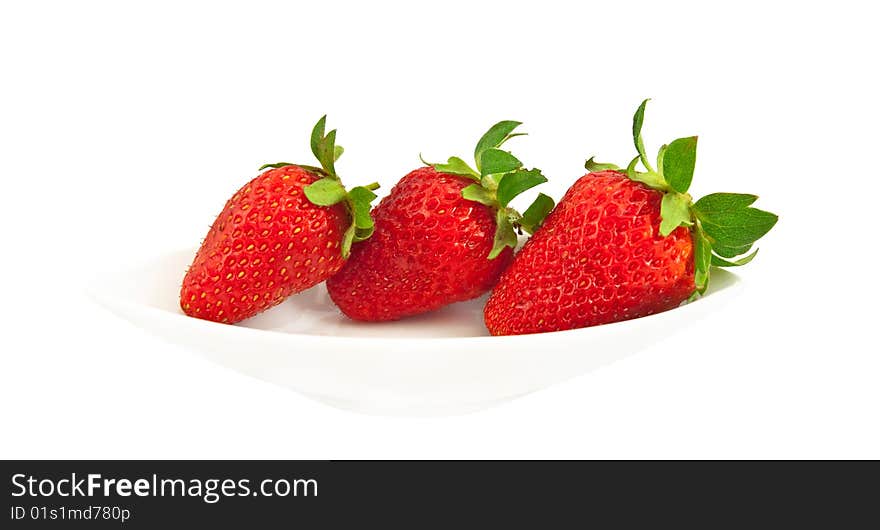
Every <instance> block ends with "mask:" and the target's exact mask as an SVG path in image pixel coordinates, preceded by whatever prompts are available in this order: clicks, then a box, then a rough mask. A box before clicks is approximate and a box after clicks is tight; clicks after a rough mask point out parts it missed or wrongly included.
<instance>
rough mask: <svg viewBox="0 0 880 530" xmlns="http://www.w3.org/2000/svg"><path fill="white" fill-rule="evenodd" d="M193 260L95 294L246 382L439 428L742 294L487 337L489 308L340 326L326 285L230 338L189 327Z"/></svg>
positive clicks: (722, 276)
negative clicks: (611, 320) (565, 327)
mask: <svg viewBox="0 0 880 530" xmlns="http://www.w3.org/2000/svg"><path fill="white" fill-rule="evenodd" d="M193 255H194V253H193V251H185V252H176V253H173V254H168V255H166V256H163V257H162V258H160V259H157V260H155V261H154V262H152V263H149V264H145V265H142V266H140V267H132V268H131V269H129V270H127V271H125V272H123V273H120V274H116V275H115V276H110V277H108V278H105V279H104V280H103V281H102V282H101V283H100V284H99V285H96V286H95V287H93V288H92V290H91V293H90V294H91V295H92V296H93V298H95V299H96V300H97V301H98V302H99V303H101V304H102V305H104V306H105V307H107V308H108V309H110V310H111V311H112V312H114V313H116V314H117V315H119V316H121V317H123V318H125V319H127V320H129V321H131V322H133V323H134V324H136V325H138V326H140V327H142V328H144V329H146V330H147V331H149V332H151V333H154V334H155V335H158V336H160V337H163V338H165V339H167V340H169V341H172V342H174V343H178V344H184V345H186V346H189V347H190V348H192V349H193V350H195V351H197V352H199V353H201V354H202V355H204V356H205V357H207V358H208V359H210V360H212V361H214V362H216V363H219V364H221V365H224V366H227V367H229V368H232V369H233V370H236V371H239V372H241V373H244V374H247V375H250V376H254V377H257V378H260V379H263V380H265V381H269V382H272V383H276V384H279V385H282V386H285V387H288V388H290V389H293V390H296V391H297V392H301V393H302V394H305V395H307V396H309V397H311V398H313V399H316V400H318V401H321V402H324V403H326V404H328V405H332V406H335V407H339V408H343V409H349V410H355V411H358V412H365V413H371V414H384V415H404V416H433V415H447V414H458V413H465V412H470V411H474V410H478V409H481V408H485V407H488V406H491V405H493V404H495V403H499V402H502V401H506V400H509V399H512V398H514V397H517V396H521V395H523V394H527V393H529V392H534V391H535V390H539V389H541V388H545V387H547V386H549V385H551V384H553V383H557V382H559V381H563V380H565V379H569V378H571V377H574V376H576V375H579V374H583V373H586V372H589V371H592V370H595V369H596V368H599V367H601V366H604V365H607V364H609V363H611V362H613V361H616V360H618V359H621V358H623V357H626V356H629V355H631V354H633V353H636V352H638V351H639V350H641V349H643V348H645V347H646V346H650V345H651V344H653V343H655V342H657V341H659V340H661V339H664V338H666V337H668V336H670V335H672V334H673V333H676V332H677V331H680V330H682V329H684V328H685V327H687V326H688V325H689V324H692V323H693V322H694V321H696V320H697V319H698V318H700V317H702V316H704V315H706V314H709V313H711V312H712V311H713V310H715V309H716V308H717V307H718V306H719V304H723V303H726V302H727V301H728V300H729V299H730V298H731V297H732V296H733V295H735V294H736V293H737V292H738V291H739V290H740V289H739V288H740V283H739V282H738V278H737V277H736V276H735V275H733V274H731V273H729V272H727V271H724V270H715V271H713V277H712V280H713V281H712V286H711V288H710V291H709V293H708V295H707V296H704V297H703V298H701V299H699V300H697V301H696V302H693V303H690V304H687V305H684V306H682V307H679V308H677V309H675V310H672V311H667V312H665V313H660V314H657V315H652V316H649V317H644V318H639V319H635V320H629V321H626V322H618V323H615V324H607V325H604V326H597V327H593V328H585V329H577V330H571V331H561V332H555V333H541V334H535V335H521V336H513V337H491V336H488V332H487V331H486V329H485V327H483V322H482V307H483V304H484V303H485V298H481V299H479V300H475V301H471V302H463V303H459V304H454V305H452V306H449V307H447V308H445V309H442V310H440V311H437V312H434V313H432V314H428V315H423V316H420V317H415V318H411V319H407V320H403V321H400V322H390V323H382V324H363V323H356V322H353V321H350V320H348V319H346V318H345V317H343V316H342V314H341V313H339V311H338V310H337V309H336V308H335V306H334V305H333V303H332V302H331V301H330V299H329V297H328V295H327V292H326V289H325V288H324V285H318V286H317V287H314V288H312V289H310V290H308V291H305V292H303V293H300V294H299V295H296V296H293V297H291V298H290V299H288V300H287V301H285V302H284V303H283V304H281V305H280V306H278V307H275V308H273V309H271V310H270V311H268V312H266V313H264V314H262V315H259V316H257V317H254V318H252V319H250V320H247V321H245V322H243V323H240V324H237V325H234V326H230V325H225V324H215V323H212V322H207V321H204V320H198V319H194V318H189V317H186V316H184V315H183V313H182V312H181V311H180V309H179V307H178V292H179V289H180V282H181V280H182V276H183V273H184V271H185V270H186V267H187V266H188V265H189V262H190V260H191V259H192V256H193Z"/></svg>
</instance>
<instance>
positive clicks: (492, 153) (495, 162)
mask: <svg viewBox="0 0 880 530" xmlns="http://www.w3.org/2000/svg"><path fill="white" fill-rule="evenodd" d="M481 161H482V166H481V167H480V172H481V174H483V175H496V174H500V173H507V172H509V171H513V170H514V169H519V168H521V167H522V162H520V161H519V159H518V158H517V157H515V156H513V155H512V154H510V153H508V152H507V151H502V150H501V149H495V148H491V149H486V150H485V151H483V156H482V158H481Z"/></svg>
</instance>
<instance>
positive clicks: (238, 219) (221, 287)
mask: <svg viewBox="0 0 880 530" xmlns="http://www.w3.org/2000/svg"><path fill="white" fill-rule="evenodd" d="M325 122H326V116H325V117H323V118H321V119H320V120H319V121H318V123H317V124H316V125H315V127H314V129H313V131H312V141H311V144H312V152H313V153H314V154H315V157H317V159H318V161H319V162H320V163H321V167H320V168H317V167H312V166H304V165H298V164H290V163H288V162H279V163H277V164H267V165H265V166H263V167H261V168H260V170H261V171H262V170H263V169H266V168H270V169H269V170H268V171H265V172H264V173H262V174H261V175H259V176H258V177H256V178H255V179H253V180H251V181H250V182H248V183H247V184H245V185H244V186H243V187H242V188H241V189H239V190H238V191H237V192H236V193H235V195H233V196H232V198H231V199H229V201H228V202H227V203H226V206H224V207H223V211H222V212H220V215H218V216H217V219H216V220H215V221H214V224H213V225H212V226H211V228H210V230H209V231H208V235H207V236H206V237H205V240H204V241H203V243H202V246H201V248H199V251H198V253H196V256H195V259H194V260H193V263H192V265H191V266H190V268H189V270H188V271H187V273H186V276H185V277H184V279H183V286H182V287H181V290H180V307H181V309H183V312H184V313H186V314H187V315H189V316H192V317H196V318H202V319H205V320H212V321H214V322H223V323H234V322H238V321H241V320H244V319H246V318H249V317H252V316H254V315H256V314H257V313H259V312H261V311H264V310H266V309H268V308H270V307H272V306H274V305H277V304H279V303H281V302H282V301H283V300H284V299H285V298H287V297H288V296H290V295H292V294H295V293H298V292H300V291H302V290H305V289H308V288H309V287H312V286H313V285H316V284H318V283H320V282H322V281H324V280H326V279H327V278H329V277H330V276H331V275H333V274H334V273H336V271H338V270H339V269H340V268H341V267H342V265H343V263H344V262H345V260H346V258H347V257H348V256H349V253H350V249H351V245H352V243H353V242H355V241H360V240H363V239H366V238H367V237H369V236H370V234H371V232H372V229H373V226H372V221H371V220H370V216H369V211H370V202H371V201H372V200H373V199H374V198H375V197H376V195H375V194H373V192H372V191H371V190H372V189H376V188H377V187H378V185H377V184H371V185H369V186H366V187H363V186H359V187H355V188H352V190H351V191H348V192H346V190H345V188H343V186H342V184H341V182H340V179H339V176H338V175H337V174H336V168H335V162H336V160H337V159H338V158H339V155H341V154H342V147H340V146H337V145H335V142H336V131H335V130H334V131H330V133H328V134H327V135H324V125H325Z"/></svg>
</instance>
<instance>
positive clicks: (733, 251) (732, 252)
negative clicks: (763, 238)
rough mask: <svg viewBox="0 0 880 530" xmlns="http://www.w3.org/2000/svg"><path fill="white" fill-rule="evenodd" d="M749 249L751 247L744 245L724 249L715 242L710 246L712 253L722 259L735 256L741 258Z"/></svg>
mask: <svg viewBox="0 0 880 530" xmlns="http://www.w3.org/2000/svg"><path fill="white" fill-rule="evenodd" d="M751 249H752V245H746V246H743V247H725V246H723V245H719V244H718V243H717V242H716V243H713V244H712V252H714V253H716V254H718V255H719V256H721V257H722V258H735V257H737V256H742V255H743V254H745V253H746V252H748V251H749V250H751Z"/></svg>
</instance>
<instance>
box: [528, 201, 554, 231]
mask: <svg viewBox="0 0 880 530" xmlns="http://www.w3.org/2000/svg"><path fill="white" fill-rule="evenodd" d="M553 206H555V203H554V201H553V199H552V198H551V197H549V196H547V195H544V194H543V193H539V194H538V197H537V198H536V199H535V200H534V202H532V204H531V205H530V206H529V207H528V208H526V211H525V212H523V214H522V217H521V218H520V220H519V224H520V225H521V226H522V227H523V228H524V229H525V230H526V232H528V233H530V234H533V233H535V230H537V229H538V228H539V227H540V226H541V224H542V223H543V222H544V218H545V217H547V214H549V213H550V212H551V211H552V210H553Z"/></svg>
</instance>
